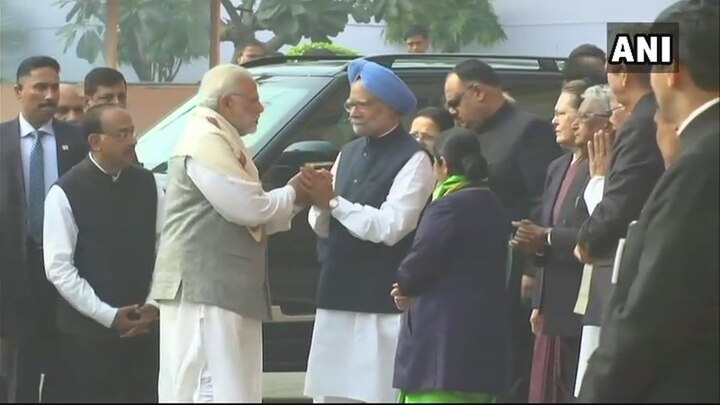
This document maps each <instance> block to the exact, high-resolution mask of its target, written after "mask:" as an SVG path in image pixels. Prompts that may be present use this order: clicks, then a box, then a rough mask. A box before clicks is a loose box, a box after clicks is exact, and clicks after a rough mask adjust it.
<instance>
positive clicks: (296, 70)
mask: <svg viewBox="0 0 720 405" xmlns="http://www.w3.org/2000/svg"><path fill="white" fill-rule="evenodd" d="M355 58H357V57H355V56H332V57H327V56H276V57H269V58H263V59H258V60H254V61H251V62H247V63H245V64H243V66H244V67H247V68H248V69H249V70H250V71H251V72H252V73H253V75H254V76H327V77H331V76H335V75H338V74H342V73H344V72H345V71H346V70H347V65H348V63H349V62H350V61H351V60H353V59H355ZM363 58H365V59H367V60H371V61H374V62H377V63H379V64H381V65H383V66H386V67H388V68H391V69H392V70H394V71H397V72H401V71H410V70H412V71H433V70H434V71H449V70H451V69H452V68H453V67H454V66H455V65H456V64H458V63H459V62H460V61H462V60H465V59H469V58H478V59H481V60H483V61H485V62H486V63H488V64H489V65H490V66H492V67H493V68H494V69H495V70H496V71H498V72H503V71H508V72H527V73H532V72H537V73H559V72H560V71H562V68H563V65H564V62H565V59H564V58H555V57H532V56H504V55H487V54H384V55H374V56H364V57H363Z"/></svg>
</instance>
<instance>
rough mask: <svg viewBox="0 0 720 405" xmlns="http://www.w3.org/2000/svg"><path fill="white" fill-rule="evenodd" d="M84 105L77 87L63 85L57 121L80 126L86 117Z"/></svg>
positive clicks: (61, 85) (56, 116)
mask: <svg viewBox="0 0 720 405" xmlns="http://www.w3.org/2000/svg"><path fill="white" fill-rule="evenodd" d="M83 104H84V103H83V97H82V95H81V94H80V92H79V91H78V88H77V87H76V86H74V85H71V84H67V83H61V84H60V99H59V101H58V106H57V110H56V111H55V119H57V120H60V121H66V122H72V123H75V124H79V123H80V122H81V121H82V119H83V115H84V111H83V110H84V108H83Z"/></svg>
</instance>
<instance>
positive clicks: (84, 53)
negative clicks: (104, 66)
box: [76, 31, 102, 63]
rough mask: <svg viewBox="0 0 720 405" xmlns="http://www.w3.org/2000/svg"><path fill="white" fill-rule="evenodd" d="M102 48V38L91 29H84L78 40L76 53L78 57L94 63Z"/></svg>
mask: <svg viewBox="0 0 720 405" xmlns="http://www.w3.org/2000/svg"><path fill="white" fill-rule="evenodd" d="M101 48H102V40H101V39H100V37H99V36H98V35H97V33H96V32H93V31H85V33H84V34H83V35H82V36H81V37H80V40H79V41H78V46H77V49H76V55H77V57H78V58H80V59H84V60H86V61H88V62H90V63H95V59H97V56H98V54H99V53H100V51H101Z"/></svg>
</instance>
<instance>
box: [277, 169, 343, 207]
mask: <svg viewBox="0 0 720 405" xmlns="http://www.w3.org/2000/svg"><path fill="white" fill-rule="evenodd" d="M288 185H290V186H292V187H293V188H294V189H295V195H296V197H295V203H296V204H298V205H314V206H316V207H318V208H321V209H326V210H327V209H330V200H332V199H333V197H335V191H334V190H333V175H332V173H330V172H329V171H327V170H325V169H321V170H317V169H315V168H314V167H312V166H310V165H305V166H303V167H302V168H300V172H299V173H298V174H296V175H295V176H294V177H293V178H292V179H290V181H288Z"/></svg>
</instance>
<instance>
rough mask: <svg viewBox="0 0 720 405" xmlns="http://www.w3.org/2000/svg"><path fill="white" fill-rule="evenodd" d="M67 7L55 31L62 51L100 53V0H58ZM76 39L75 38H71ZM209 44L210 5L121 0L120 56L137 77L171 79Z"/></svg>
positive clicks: (87, 56) (192, 0)
mask: <svg viewBox="0 0 720 405" xmlns="http://www.w3.org/2000/svg"><path fill="white" fill-rule="evenodd" d="M56 4H57V5H59V6H60V7H61V8H66V7H69V11H68V14H67V15H66V17H65V21H66V22H67V24H66V25H65V26H63V27H62V28H61V29H60V30H59V31H58V36H60V37H61V38H63V39H64V40H65V48H64V51H65V52H67V50H68V49H69V48H70V47H71V46H72V45H73V44H76V46H75V53H76V55H77V56H78V57H79V58H81V59H84V60H86V61H88V62H90V63H95V61H96V60H97V58H98V56H100V55H101V54H104V51H105V47H104V35H105V18H106V7H105V1H104V0H59V1H57V2H56ZM76 40H77V43H76V42H75V41H76ZM209 49H210V9H209V8H208V7H207V3H206V2H204V1H196V0H123V1H122V3H121V14H120V31H119V52H118V53H119V55H118V57H119V61H120V63H127V64H130V65H131V66H132V67H133V69H134V70H135V73H137V75H138V78H139V79H140V80H141V81H154V82H170V81H172V80H173V79H174V78H175V76H176V75H177V73H178V70H179V69H180V67H181V66H182V65H183V64H185V63H188V62H192V61H193V60H196V59H199V58H202V57H206V56H207V55H208V53H209Z"/></svg>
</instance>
